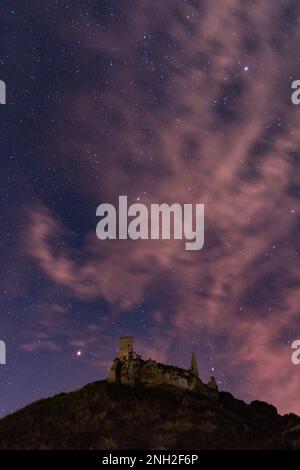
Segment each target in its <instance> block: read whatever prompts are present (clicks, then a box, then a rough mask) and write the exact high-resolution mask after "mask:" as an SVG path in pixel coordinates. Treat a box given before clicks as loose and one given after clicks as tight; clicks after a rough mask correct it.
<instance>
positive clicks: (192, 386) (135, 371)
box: [108, 356, 218, 397]
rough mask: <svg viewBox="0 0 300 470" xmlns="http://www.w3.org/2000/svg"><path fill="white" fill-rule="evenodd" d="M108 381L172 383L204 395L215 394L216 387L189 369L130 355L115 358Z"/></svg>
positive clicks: (133, 383) (213, 383)
mask: <svg viewBox="0 0 300 470" xmlns="http://www.w3.org/2000/svg"><path fill="white" fill-rule="evenodd" d="M108 379H109V381H111V382H117V383H122V384H127V385H131V386H134V385H145V386H147V385H152V386H155V385H164V384H165V385H173V386H176V387H180V388H184V389H186V390H194V391H199V392H201V393H202V394H204V395H206V396H211V397H212V396H215V395H217V394H218V389H217V386H216V384H215V382H210V383H209V385H205V384H203V382H202V381H201V380H200V379H199V378H198V377H196V376H195V375H194V373H193V372H192V371H191V370H185V369H180V368H178V367H174V366H168V365H165V364H159V363H157V362H155V361H152V360H151V359H149V360H147V361H144V360H142V359H141V358H140V357H133V356H130V357H129V359H128V360H120V359H119V358H116V359H115V360H114V361H113V364H112V367H111V369H110V372H109V377H108Z"/></svg>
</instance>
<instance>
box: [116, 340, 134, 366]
mask: <svg viewBox="0 0 300 470" xmlns="http://www.w3.org/2000/svg"><path fill="white" fill-rule="evenodd" d="M132 352H133V336H121V337H120V349H119V359H120V360H121V361H126V360H128V358H129V353H132Z"/></svg>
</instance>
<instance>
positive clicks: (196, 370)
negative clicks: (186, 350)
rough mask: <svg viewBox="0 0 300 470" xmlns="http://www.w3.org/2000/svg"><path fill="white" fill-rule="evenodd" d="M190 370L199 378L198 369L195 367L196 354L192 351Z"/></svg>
mask: <svg viewBox="0 0 300 470" xmlns="http://www.w3.org/2000/svg"><path fill="white" fill-rule="evenodd" d="M191 371H192V373H193V374H194V375H195V376H196V377H197V378H198V379H199V371H198V367H197V359H196V354H195V353H194V352H193V354H192V361H191Z"/></svg>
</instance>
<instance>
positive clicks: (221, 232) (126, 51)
mask: <svg viewBox="0 0 300 470" xmlns="http://www.w3.org/2000/svg"><path fill="white" fill-rule="evenodd" d="M299 22H300V6H299V1H298V0H293V1H290V0H272V1H269V2H267V1H255V0H251V1H247V0H240V1H238V0H222V1H221V0H218V1H212V0H201V1H200V0H189V1H188V0H187V1H185V0H155V1H154V0H130V1H129V0H110V1H105V0H98V1H97V0H90V1H89V0H82V1H80V0H74V1H64V0H57V1H55V0H51V1H50V0H49V1H48V0H43V1H42V2H37V1H32V0H26V1H25V0H23V1H14V0H13V1H5V0H2V1H1V13H0V35H1V38H0V79H1V80H4V81H5V82H6V86H7V104H6V105H1V106H0V121H1V122H0V135H1V140H0V142H1V147H0V155H1V160H0V161H1V173H0V178H1V186H0V187H1V231H0V234H1V235H0V236H1V238H0V240H1V271H0V272H1V274H0V276H1V278H0V286H1V306H0V311H1V316H0V339H2V340H4V341H5V342H6V344H7V365H5V366H3V365H2V366H0V397H1V398H0V414H1V415H5V414H7V413H9V412H11V411H14V410H16V409H17V408H20V407H21V406H24V405H25V404H28V403H29V402H32V401H34V400H37V399H39V398H41V397H48V396H50V395H53V394H54V393H59V392H62V391H69V390H73V389H76V388H78V387H81V386H83V385H85V384H86V383H88V382H92V381H95V380H99V379H103V378H105V377H106V376H107V371H108V368H109V366H110V363H111V361H112V359H113V357H115V354H116V350H117V349H118V338H119V336H121V335H134V336H135V340H136V347H135V349H136V352H138V353H141V354H142V355H143V356H144V357H146V358H148V357H152V358H153V359H156V360H159V361H161V362H166V363H170V364H175V365H178V366H181V367H189V365H190V357H191V353H192V351H195V352H196V354H197V358H198V367H199V372H200V376H201V378H202V379H203V380H204V381H207V380H208V379H209V377H210V375H215V376H216V379H217V381H218V383H219V386H220V388H221V389H223V390H228V391H230V392H232V393H233V394H234V395H236V396H237V397H238V398H242V399H244V400H246V401H250V400H254V399H261V400H266V401H268V402H271V403H273V404H274V405H276V406H277V407H278V409H279V411H280V412H290V411H293V412H298V413H300V398H299V388H300V366H298V367H297V366H295V365H293V364H292V363H291V352H292V350H291V342H292V341H293V340H295V339H299V338H300V265H299V251H298V250H299V249H300V248H299V230H300V204H299V197H300V135H299V131H298V129H299V125H300V106H299V107H298V106H295V105H293V104H292V102H291V93H292V91H291V83H292V81H293V80H296V79H300V48H299V44H300V29H299V24H300V23H299ZM119 195H127V196H128V200H129V203H134V202H136V201H140V202H142V203H144V204H146V205H147V206H148V205H149V204H151V203H153V202H166V203H169V204H172V203H173V202H178V203H182V204H183V203H193V204H195V203H201V204H202V203H203V204H205V245H204V248H203V249H202V250H201V251H190V252H189V251H186V250H185V249H184V241H180V240H179V241H178V240H176V241H174V240H170V241H167V240H164V241H157V240H152V241H151V240H149V241H142V240H141V241H132V240H121V241H118V240H107V241H100V240H98V239H97V237H96V231H95V230H96V224H97V222H98V218H97V217H96V208H97V206H98V205H99V204H100V203H102V202H110V203H114V204H117V200H118V196H119Z"/></svg>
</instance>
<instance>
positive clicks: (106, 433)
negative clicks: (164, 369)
mask: <svg viewBox="0 0 300 470" xmlns="http://www.w3.org/2000/svg"><path fill="white" fill-rule="evenodd" d="M285 448H300V418H299V417H298V416H296V415H294V414H289V415H285V416H280V415H278V413H277V410H276V408H275V407H274V406H272V405H269V404H267V403H264V402H260V401H254V402H252V403H251V404H250V405H247V404H246V403H244V402H243V401H241V400H237V399H236V398H234V397H233V396H232V395H231V394H230V393H228V392H220V394H219V397H218V399H217V400H216V399H212V398H210V397H208V396H205V395H202V394H201V393H196V392H193V391H189V390H183V389H180V388H177V387H174V386H168V385H161V386H152V387H144V386H136V387H131V386H128V385H123V384H116V383H109V382H107V381H106V380H104V381H99V382H95V383H91V384H89V385H86V386H85V387H83V388H82V389H80V390H78V391H75V392H71V393H61V394H59V395H56V396H54V397H52V398H47V399H43V400H40V401H37V402H35V403H32V404H31V405H28V406H26V407H25V408H23V409H22V410H20V411H17V412H16V413H13V414H11V415H9V416H7V417H5V418H3V419H1V420H0V449H104V450H115V449H144V450H148V449H172V450H176V449H178V450H183V449H194V450H201V449H285Z"/></svg>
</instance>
